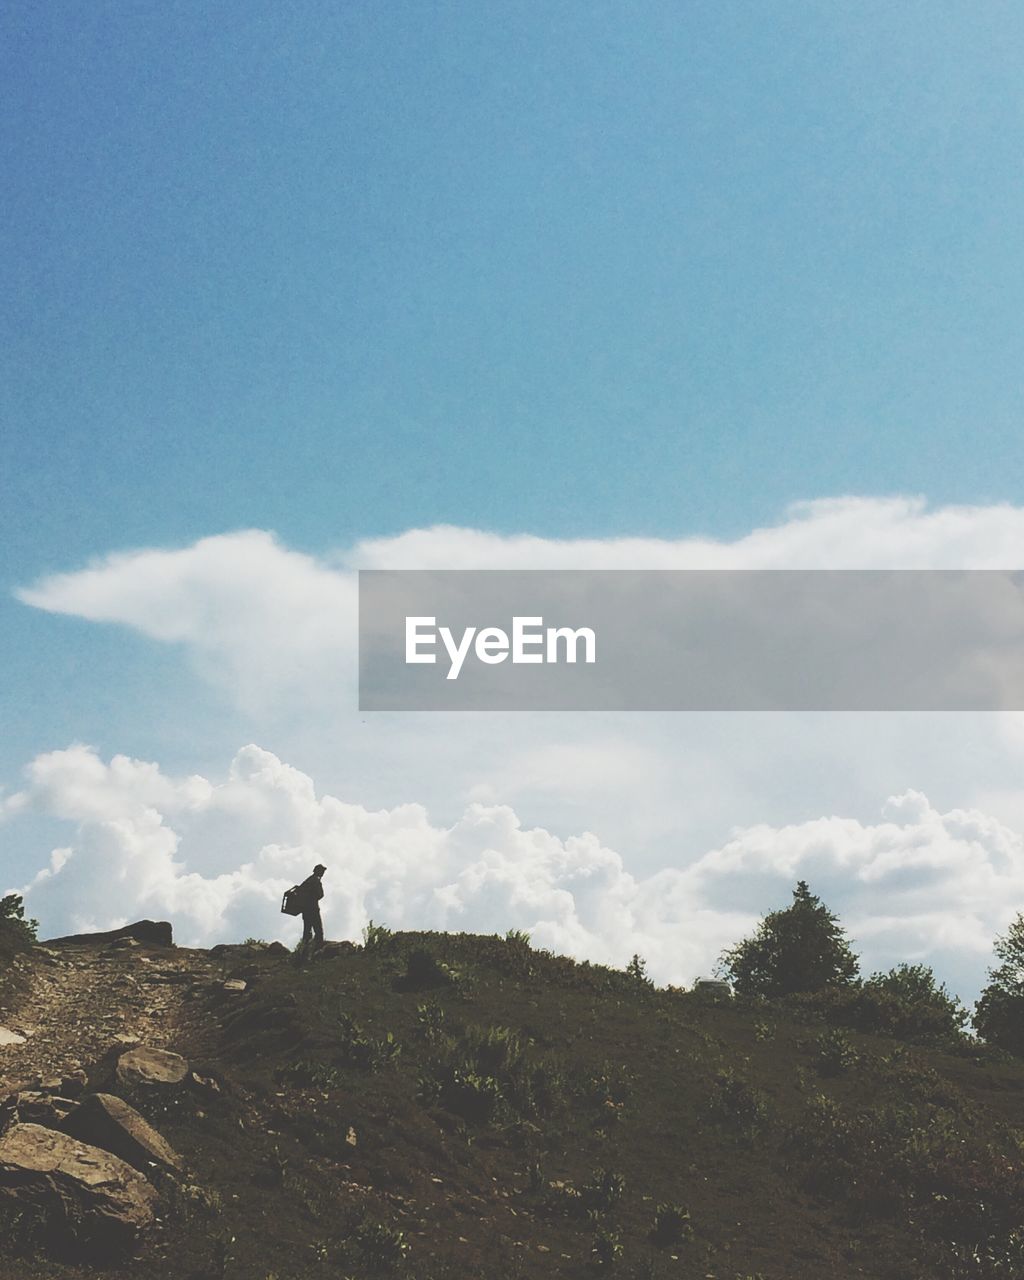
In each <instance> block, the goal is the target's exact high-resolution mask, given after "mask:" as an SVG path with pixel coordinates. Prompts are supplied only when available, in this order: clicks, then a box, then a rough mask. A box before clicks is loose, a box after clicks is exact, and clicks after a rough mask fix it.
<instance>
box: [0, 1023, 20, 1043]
mask: <svg viewBox="0 0 1024 1280" xmlns="http://www.w3.org/2000/svg"><path fill="white" fill-rule="evenodd" d="M24 1043H25V1037H24V1036H23V1035H19V1033H18V1032H17V1031H11V1030H10V1028H9V1027H0V1045H4V1044H24Z"/></svg>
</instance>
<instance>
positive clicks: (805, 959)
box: [719, 880, 858, 996]
mask: <svg viewBox="0 0 1024 1280" xmlns="http://www.w3.org/2000/svg"><path fill="white" fill-rule="evenodd" d="M857 970H858V965H857V958H856V956H854V954H853V952H852V951H851V950H850V944H849V941H848V940H847V937H846V935H845V933H844V932H843V929H842V926H841V925H840V924H839V920H838V918H837V917H836V916H835V915H834V914H833V912H831V911H829V909H828V908H827V907H826V906H825V905H824V903H823V902H821V900H820V899H819V898H817V897H815V895H814V894H813V893H811V891H810V888H809V887H808V885H807V882H806V880H801V881H800V882H799V883H798V884H797V886H796V889H795V890H794V891H793V902H792V904H791V905H790V906H788V907H787V908H786V909H785V910H784V911H772V912H770V913H769V914H768V915H767V916H765V918H764V919H763V920H762V921H761V924H760V925H759V926H758V929H757V931H756V933H754V935H753V936H752V937H750V938H745V939H744V940H743V941H742V942H739V943H737V944H736V946H735V947H732V948H731V949H730V950H728V951H725V952H724V953H723V954H722V957H721V960H720V961H719V972H721V974H722V975H723V976H724V977H726V978H728V980H729V981H730V982H731V983H732V984H733V987H734V989H735V990H736V991H737V993H739V994H740V995H751V996H785V995H790V994H792V993H794V992H798V991H820V990H821V989H822V988H824V987H828V986H835V985H844V984H847V983H851V982H853V981H854V980H855V979H856V977H857Z"/></svg>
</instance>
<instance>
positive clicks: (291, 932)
mask: <svg viewBox="0 0 1024 1280" xmlns="http://www.w3.org/2000/svg"><path fill="white" fill-rule="evenodd" d="M27 772H28V784H27V786H26V787H25V789H24V790H23V792H21V793H19V794H20V796H21V797H22V803H21V805H20V806H18V807H16V808H15V809H14V810H13V811H12V818H13V820H17V818H18V816H19V814H20V813H24V812H25V810H26V809H29V810H32V811H35V812H41V813H45V814H48V815H51V816H53V817H56V818H59V819H62V820H63V821H64V822H67V823H69V824H72V825H73V826H74V828H75V830H74V833H73V835H72V838H71V839H70V840H68V842H67V843H66V844H62V846H61V847H60V848H59V849H56V850H55V851H54V853H53V854H52V855H51V859H50V863H49V865H48V866H47V867H46V868H45V869H44V870H43V871H41V872H40V873H39V874H38V875H37V876H36V877H35V878H34V879H33V880H32V881H31V883H29V884H28V885H26V886H23V889H24V892H25V894H26V901H27V906H28V909H29V911H30V912H31V913H32V914H35V915H37V916H39V917H41V918H42V919H43V921H44V925H45V928H46V930H47V932H50V933H54V932H63V931H65V930H74V929H83V928H90V927H110V926H112V925H115V924H118V923H122V922H123V921H125V920H127V919H132V918H138V917H140V916H155V917H160V918H168V919H171V920H172V921H173V922H174V925H175V930H176V935H177V937H178V940H179V941H180V942H187V943H195V944H207V945H208V944H212V943H214V942H217V941H225V940H232V939H240V938H242V937H245V936H247V935H250V934H252V935H256V936H262V937H268V938H269V937H274V936H277V937H282V938H285V939H288V940H289V941H293V940H294V936H295V933H296V929H295V924H294V922H292V921H290V920H287V919H286V918H285V917H282V916H281V915H280V914H279V913H278V904H279V902H280V898H281V894H282V893H283V891H284V889H285V888H287V887H288V885H290V884H292V883H294V882H295V881H297V880H298V879H301V878H303V877H304V876H305V875H307V874H308V873H309V870H310V869H311V868H312V866H313V865H314V864H315V863H316V862H320V861H322V862H324V863H325V864H326V865H327V866H328V868H329V871H328V875H327V878H326V882H325V883H326V886H327V889H328V893H327V897H326V899H325V921H326V923H327V927H328V932H329V933H330V934H331V935H333V936H335V937H348V938H357V937H358V936H359V932H360V930H361V928H362V926H363V925H364V924H365V922H366V920H367V919H368V918H370V917H372V918H374V919H376V920H378V921H383V922H386V923H387V924H389V925H390V926H392V927H394V928H405V929H419V928H431V929H446V930H448V929H455V930H461V929H465V930H470V931H474V932H483V933H489V932H504V931H505V930H506V929H509V928H522V929H527V930H529V931H530V932H531V934H532V935H533V937H534V940H535V942H536V943H537V944H538V945H541V946H546V947H550V948H552V949H554V950H556V951H559V952H566V953H568V954H572V955H575V956H577V957H579V958H590V959H592V960H597V961H601V962H605V963H612V964H616V965H624V964H625V963H626V962H627V961H628V959H629V957H630V956H631V955H632V954H633V953H634V952H639V953H640V954H641V955H643V956H645V957H646V959H647V960H648V963H649V967H650V970H651V972H652V974H653V975H654V976H655V977H657V978H658V979H659V980H661V981H663V982H667V981H672V982H688V981H690V980H692V979H693V978H694V977H695V976H696V975H698V974H699V973H702V972H704V973H706V972H708V971H710V969H711V967H712V965H713V963H714V960H715V958H716V956H717V955H718V953H719V952H720V950H721V949H722V948H723V947H724V946H726V945H728V944H730V943H732V942H734V941H736V940H737V939H738V938H739V937H741V936H743V935H744V934H745V933H747V932H749V930H750V929H751V928H752V927H753V925H754V924H755V923H756V920H757V918H758V916H759V915H760V914H761V913H762V912H763V911H765V910H768V909H770V908H772V907H774V906H778V905H783V904H784V903H785V902H787V901H788V894H789V890H790V889H791V888H792V886H793V883H794V882H795V880H796V879H798V878H806V879H808V880H810V882H811V884H812V887H813V888H814V889H815V891H816V892H818V893H820V894H821V895H822V897H823V898H824V899H825V901H826V902H828V903H829V905H830V906H832V907H833V908H834V909H836V910H838V911H839V912H840V914H841V916H842V918H843V920H844V923H845V924H846V926H847V928H848V929H849V931H850V932H851V934H852V935H853V937H854V938H855V939H856V943H857V946H858V949H859V950H861V952H862V953H863V955H864V958H865V964H866V966H867V967H868V968H871V967H875V966H877V965H886V966H887V965H889V964H892V963H894V962H895V961H896V960H899V959H910V960H917V959H924V960H931V959H935V958H936V957H942V958H946V957H947V956H948V954H949V953H950V952H958V953H959V954H960V956H961V959H962V968H961V971H960V972H959V973H958V974H956V975H950V974H948V973H944V976H947V977H954V976H955V977H956V978H960V979H961V980H962V979H963V978H964V977H966V979H967V982H968V987H969V989H970V990H972V991H973V989H975V988H976V986H977V985H978V982H979V981H980V978H981V974H982V972H983V969H984V965H985V963H986V962H987V960H988V957H989V954H990V950H991V941H992V938H993V936H994V934H995V933H996V932H998V931H999V930H1001V929H1003V928H1005V925H1006V923H1007V922H1008V920H1009V918H1010V917H1011V916H1012V914H1013V910H1014V907H1013V905H1012V904H1017V903H1020V902H1021V901H1024V841H1022V839H1021V837H1020V835H1019V834H1018V833H1016V832H1015V831H1011V830H1010V829H1008V828H1007V827H1005V826H1003V825H1002V824H1001V823H999V822H997V821H996V820H995V819H993V818H992V817H990V816H989V815H986V814H984V813H980V812H976V811H970V810H952V811H950V812H947V813H940V812H938V811H936V810H935V809H934V808H933V807H932V806H931V805H930V803H929V802H928V800H927V798H926V797H925V796H923V795H921V794H920V793H917V792H907V793H905V794H903V795H899V796H895V797H893V798H892V799H890V801H889V802H888V804H887V805H886V808H885V812H884V813H883V815H882V818H881V820H880V821H878V822H877V823H871V824H864V823H861V822H858V821H855V820H853V819H849V818H839V817H821V818H817V819H814V820H811V821H807V822H802V823H797V824H792V825H787V826H782V827H773V826H769V825H767V824H758V825H754V826H749V827H745V828H741V829H737V830H735V831H734V832H733V833H732V834H731V837H730V838H729V840H728V841H726V842H725V843H724V844H722V845H721V846H720V847H718V848H715V849H712V850H710V851H709V852H707V853H705V854H704V855H703V856H702V857H701V858H699V859H698V860H696V861H695V862H694V863H692V864H691V865H690V866H687V867H667V868H664V869H662V870H660V871H658V872H655V873H653V874H651V875H648V876H646V877H636V876H634V875H633V874H631V873H630V872H629V871H628V870H627V869H626V867H625V866H624V864H623V859H622V858H621V856H620V855H619V853H617V852H616V851H615V850H613V849H610V848H608V847H607V846H606V845H604V844H603V843H602V842H601V841H600V840H599V839H598V838H597V836H595V835H593V834H591V833H590V832H583V833H581V834H579V835H573V836H569V837H567V838H559V837H558V836H556V835H554V834H552V833H551V832H550V831H547V830H544V829H542V828H533V829H527V828H524V827H523V826H522V825H521V824H520V821H519V819H518V818H517V816H516V814H515V812H514V811H513V810H512V809H511V808H509V807H508V806H507V805H483V804H471V805H469V806H468V808H467V809H466V811H465V813H464V814H463V815H462V816H461V818H459V820H458V821H456V822H454V823H453V824H452V825H450V826H439V825H437V824H435V823H433V822H432V821H431V820H430V817H429V815H428V813H427V811H426V810H425V809H424V808H423V807H422V806H421V805H417V804H406V805H400V806H397V807H395V808H393V809H387V810H377V811H373V810H368V809H366V808H363V807H362V806H361V805H359V804H356V803H352V802H349V801H345V800H342V799H339V798H337V797H335V796H332V795H326V794H319V793H318V792H317V789H316V787H315V786H314V783H313V780H312V779H311V778H310V777H308V776H307V775H305V774H304V773H302V772H300V771H299V770H297V769H294V768H291V767H290V766H288V765H286V764H284V763H282V762H281V761H280V760H279V759H278V758H277V757H275V756H274V755H272V754H271V753H270V752H267V751H264V750H261V749H260V748H259V747H256V746H252V745H250V746H247V747H244V748H243V749H242V750H241V751H239V752H238V754H237V756H236V757H235V759H234V761H233V762H232V763H231V766H230V768H229V770H228V771H227V773H226V775H225V776H224V778H223V779H221V780H219V781H211V780H207V779H203V778H197V777H186V778H173V777H169V776H167V775H166V774H164V773H163V772H162V771H161V770H160V769H159V768H158V767H157V766H156V765H154V764H152V763H148V762H143V761H137V760H130V759H127V758H125V757H123V756H116V757H114V758H113V759H112V760H111V761H109V763H108V762H105V761H103V760H102V759H101V758H100V757H99V756H98V755H97V754H96V753H95V752H94V751H92V750H91V749H89V748H87V747H81V746H78V747H73V748H71V749H69V750H67V751H57V752H52V753H49V754H47V755H44V756H40V757H39V758H38V759H36V760H35V761H33V763H32V765H31V766H30V768H29V770H28V771H27ZM225 823H227V824H228V827H229V829H230V830H231V831H233V832H234V838H235V848H234V850H233V856H231V857H229V858H228V859H227V862H226V864H225V865H223V866H221V867H220V869H218V870H216V871H211V869H210V866H209V860H208V850H209V847H210V845H211V842H216V841H219V840H220V839H221V838H222V836H223V834H224V831H225ZM239 833H242V834H241V835H240V834H239ZM941 968H942V965H940V969H941ZM961 985H962V983H961Z"/></svg>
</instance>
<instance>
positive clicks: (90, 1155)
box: [0, 1124, 156, 1254]
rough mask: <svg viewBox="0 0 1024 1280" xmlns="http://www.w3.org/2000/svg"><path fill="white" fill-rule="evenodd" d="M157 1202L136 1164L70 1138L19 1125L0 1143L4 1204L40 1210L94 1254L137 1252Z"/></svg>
mask: <svg viewBox="0 0 1024 1280" xmlns="http://www.w3.org/2000/svg"><path fill="white" fill-rule="evenodd" d="M155 1200H156V1192H155V1191H154V1190H153V1188H152V1187H151V1186H150V1185H149V1183H148V1182H147V1181H146V1179H145V1178H144V1177H143V1176H142V1174H141V1173H139V1172H138V1171H137V1170H135V1169H133V1168H132V1167H131V1165H129V1164H127V1163H126V1162H125V1161H124V1160H121V1159H119V1158H118V1157H117V1156H115V1155H112V1154H111V1153H110V1152H109V1151H102V1150H101V1149H100V1148H99V1147H93V1146H90V1145H89V1144H88V1143H84V1142H79V1141H78V1140H77V1139H75V1138H72V1137H71V1136H70V1135H68V1134H66V1133H59V1132H57V1131H56V1130H54V1129H44V1128H43V1127H42V1126H41V1125H36V1124H16V1125H15V1126H14V1127H13V1128H12V1129H9V1130H8V1131H7V1133H6V1134H4V1136H3V1137H2V1138H0V1203H3V1202H4V1201H7V1202H9V1203H13V1204H14V1205H16V1206H19V1207H20V1206H29V1205H33V1206H38V1207H39V1208H41V1209H42V1210H43V1211H44V1213H45V1214H46V1217H47V1221H48V1224H49V1225H50V1227H51V1228H52V1229H53V1230H54V1232H55V1233H66V1234H67V1235H68V1236H69V1237H70V1238H72V1239H73V1240H74V1241H75V1242H76V1243H77V1244H78V1245H79V1246H81V1247H82V1248H84V1249H87V1250H88V1251H90V1252H95V1253H99V1254H116V1253H123V1252H125V1251H127V1250H130V1249H132V1248H133V1247H134V1246H135V1245H136V1244H137V1242H138V1239H139V1236H140V1234H141V1233H142V1232H143V1231H144V1230H145V1229H146V1227H148V1226H149V1224H150V1223H151V1222H152V1220H153V1205H154V1202H155Z"/></svg>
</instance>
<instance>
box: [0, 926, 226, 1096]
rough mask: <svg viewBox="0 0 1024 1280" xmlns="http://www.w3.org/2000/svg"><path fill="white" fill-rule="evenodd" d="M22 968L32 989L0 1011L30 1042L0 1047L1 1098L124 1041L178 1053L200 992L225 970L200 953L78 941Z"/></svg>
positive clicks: (36, 951)
mask: <svg viewBox="0 0 1024 1280" xmlns="http://www.w3.org/2000/svg"><path fill="white" fill-rule="evenodd" d="M18 963H19V965H20V966H21V974H20V977H21V978H22V979H23V981H24V982H25V983H26V984H27V988H26V989H24V990H23V991H22V992H21V994H19V995H18V996H16V997H14V998H13V999H12V1000H11V1003H10V1004H9V1005H8V1006H6V1007H4V1006H0V1026H2V1027H7V1028H8V1029H9V1030H11V1031H14V1032H17V1033H19V1034H20V1035H23V1036H24V1037H25V1043H24V1044H0V1096H2V1095H3V1094H4V1093H7V1092H10V1091H11V1090H12V1089H13V1088H14V1087H15V1086H16V1085H18V1084H20V1083H22V1082H24V1081H28V1080H31V1079H32V1078H33V1077H35V1076H42V1077H48V1076H57V1077H59V1076H63V1075H66V1074H67V1073H68V1072H70V1071H74V1070H77V1069H78V1068H79V1067H82V1066H86V1065H88V1064H89V1063H90V1062H94V1061H95V1060H96V1059H98V1058H99V1057H101V1056H102V1055H103V1054H104V1053H106V1052H107V1051H108V1050H109V1049H110V1048H111V1047H112V1046H113V1045H115V1044H116V1043H117V1041H118V1038H119V1037H126V1038H133V1039H135V1040H138V1041H140V1042H141V1043H143V1044H146V1045H149V1046H151V1047H154V1048H158V1049H174V1048H175V1047H176V1046H177V1045H178V1044H179V1043H180V1042H181V1040H182V1038H183V1036H184V1035H185V1034H186V1033H187V1030H188V1028H189V1024H190V1022H191V1018H190V1017H189V1009H190V1005H191V1002H192V997H193V995H194V991H195V989H196V988H198V987H201V986H203V985H207V984H209V983H211V982H215V981H219V980H220V978H219V975H220V969H221V967H220V965H219V964H218V963H217V962H216V960H215V959H213V958H211V957H210V956H209V955H208V953H206V952H203V951H188V950H179V949H178V948H174V947H169V948H149V947H128V948H123V949H117V948H111V947H104V946H98V945H97V944H95V943H91V944H76V943H74V942H67V943H61V944H56V945H53V946H49V947H36V948H33V950H32V951H31V952H30V953H28V954H27V955H26V956H25V957H24V958H22V959H21V960H20V961H19V962H18Z"/></svg>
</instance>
